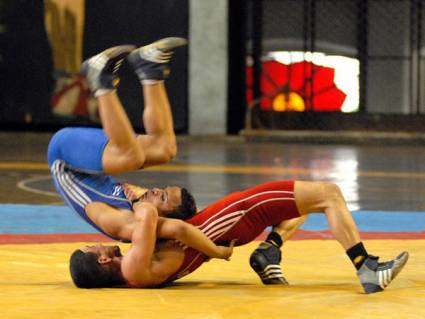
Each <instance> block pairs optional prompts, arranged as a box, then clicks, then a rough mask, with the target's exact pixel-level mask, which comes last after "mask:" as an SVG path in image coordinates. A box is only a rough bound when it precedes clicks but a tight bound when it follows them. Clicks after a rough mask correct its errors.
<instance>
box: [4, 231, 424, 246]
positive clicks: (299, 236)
mask: <svg viewBox="0 0 425 319" xmlns="http://www.w3.org/2000/svg"><path fill="white" fill-rule="evenodd" d="M267 234H268V232H263V233H262V234H261V235H260V236H258V237H257V240H263V239H264V238H265V237H266V236H267ZM360 236H361V238H362V239H425V232H361V233H360ZM306 239H321V240H328V239H334V238H333V236H332V234H331V232H330V231H304V230H299V231H298V232H297V233H296V234H295V236H294V237H293V238H292V239H291V240H306ZM112 241H113V240H111V239H110V238H108V237H106V236H105V235H102V234H0V244H3V245H4V244H46V243H75V242H112Z"/></svg>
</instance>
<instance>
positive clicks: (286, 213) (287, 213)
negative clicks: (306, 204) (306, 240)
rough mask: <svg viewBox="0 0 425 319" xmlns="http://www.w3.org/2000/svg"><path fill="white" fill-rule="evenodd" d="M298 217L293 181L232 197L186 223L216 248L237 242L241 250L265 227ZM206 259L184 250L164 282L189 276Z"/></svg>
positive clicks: (218, 202) (268, 184)
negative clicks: (179, 263)
mask: <svg viewBox="0 0 425 319" xmlns="http://www.w3.org/2000/svg"><path fill="white" fill-rule="evenodd" d="M299 216H300V214H299V212H298V209H297V207H296V204H295V198H294V181H278V182H269V183H265V184H261V185H258V186H256V187H253V188H249V189H247V190H245V191H242V192H235V193H232V194H230V195H228V196H226V197H224V198H223V199H221V200H219V201H217V202H216V203H214V204H212V205H210V206H208V207H207V208H205V209H203V210H202V211H200V212H199V213H197V214H196V215H195V216H194V217H192V218H191V219H189V220H187V222H188V223H190V224H192V225H195V226H197V227H198V228H199V229H200V230H202V232H204V233H205V234H206V235H207V237H209V238H210V239H211V240H212V241H214V243H216V244H217V245H226V244H228V243H229V242H230V241H232V240H233V239H237V242H236V243H235V246H241V245H244V244H247V243H249V242H251V241H253V240H254V239H255V238H256V237H257V236H258V235H260V234H261V233H262V232H263V230H264V229H265V228H266V227H268V226H273V225H277V224H280V223H281V222H282V221H283V220H286V219H292V218H297V217H299ZM206 259H207V257H206V256H205V255H203V254H202V253H200V252H198V251H196V250H194V249H192V248H187V249H186V250H185V257H184V261H183V263H182V265H181V266H180V268H179V270H178V271H177V272H176V273H175V274H173V275H172V276H170V277H169V279H168V280H167V282H169V281H173V280H176V279H178V278H181V277H183V276H186V275H188V274H190V273H191V272H192V271H194V270H196V269H197V268H198V267H199V266H201V265H202V263H204V262H205V261H206Z"/></svg>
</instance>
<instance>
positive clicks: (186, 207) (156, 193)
mask: <svg viewBox="0 0 425 319" xmlns="http://www.w3.org/2000/svg"><path fill="white" fill-rule="evenodd" d="M140 201H142V202H149V203H152V204H153V205H155V207H156V208H157V209H158V213H159V214H160V215H161V216H165V217H169V218H177V219H182V220H186V219H188V218H190V217H192V216H193V215H195V214H196V203H195V199H194V198H193V196H192V194H191V193H189V191H188V190H187V189H186V188H181V187H178V186H169V187H166V188H164V189H161V188H152V189H148V190H147V192H146V193H144V194H143V195H142V196H141V197H140Z"/></svg>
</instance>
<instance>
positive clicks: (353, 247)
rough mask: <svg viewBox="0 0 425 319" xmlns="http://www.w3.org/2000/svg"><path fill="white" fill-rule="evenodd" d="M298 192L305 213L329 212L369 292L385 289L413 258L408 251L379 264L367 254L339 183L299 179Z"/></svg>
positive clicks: (364, 287) (328, 216) (330, 221)
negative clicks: (302, 180)
mask: <svg viewBox="0 0 425 319" xmlns="http://www.w3.org/2000/svg"><path fill="white" fill-rule="evenodd" d="M294 191H295V201H296V204H297V207H298V210H299V212H300V213H301V214H302V215H306V214H310V213H314V212H324V213H325V214H326V217H327V219H328V223H329V226H330V229H331V231H332V233H333V234H334V236H335V238H336V239H337V240H338V241H339V243H340V244H341V245H342V246H343V247H344V249H345V250H346V253H347V255H348V256H349V258H350V260H351V261H352V263H353V264H354V266H355V267H356V269H357V275H358V277H359V279H360V282H361V284H362V286H363V289H364V291H365V292H366V293H374V292H378V291H382V290H383V289H384V288H385V287H387V286H388V285H389V283H390V282H391V281H392V280H393V279H394V278H395V277H396V276H397V274H398V273H399V272H400V271H401V269H402V268H403V267H404V265H405V264H406V262H407V260H408V258H409V254H408V253H407V252H402V253H401V254H400V255H399V256H397V257H396V258H395V259H393V260H391V261H387V262H383V263H378V257H374V256H371V255H369V254H368V253H367V251H366V249H365V248H364V246H363V243H362V242H361V241H360V236H359V232H358V230H357V226H356V224H355V222H354V220H353V217H352V216H351V213H350V211H349V210H348V208H347V205H346V203H345V199H344V197H343V195H342V193H341V191H340V189H339V187H338V186H337V185H335V184H332V183H326V182H295V185H294Z"/></svg>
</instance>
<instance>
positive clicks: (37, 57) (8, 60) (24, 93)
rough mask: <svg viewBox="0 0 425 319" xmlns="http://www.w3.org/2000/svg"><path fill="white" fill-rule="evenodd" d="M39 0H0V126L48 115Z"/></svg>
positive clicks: (48, 60)
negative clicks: (0, 29)
mask: <svg viewBox="0 0 425 319" xmlns="http://www.w3.org/2000/svg"><path fill="white" fill-rule="evenodd" d="M43 22H44V5H43V1H42V0H3V1H1V2H0V26H1V28H2V32H0V122H2V125H1V128H0V129H5V128H9V126H7V127H6V126H5V123H8V124H12V126H15V124H19V123H26V122H27V123H29V122H32V123H36V124H37V123H40V122H43V121H45V120H47V119H48V118H49V117H51V113H50V95H51V92H52V90H53V85H54V80H53V75H52V71H53V60H52V54H51V49H50V46H49V43H48V39H47V34H46V31H45V29H44V23H43Z"/></svg>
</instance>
